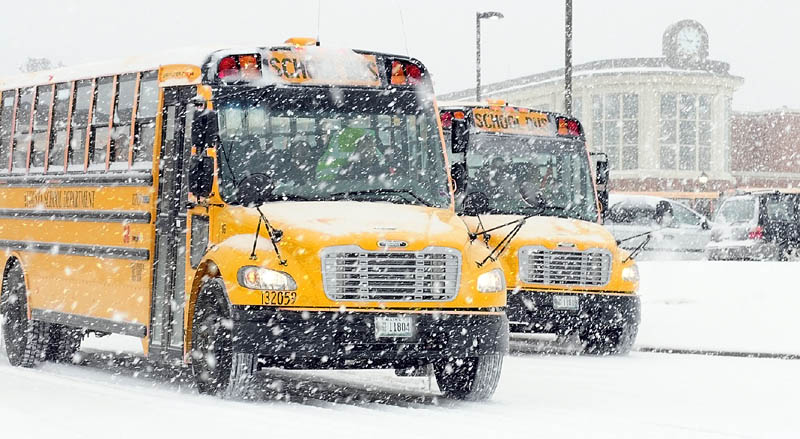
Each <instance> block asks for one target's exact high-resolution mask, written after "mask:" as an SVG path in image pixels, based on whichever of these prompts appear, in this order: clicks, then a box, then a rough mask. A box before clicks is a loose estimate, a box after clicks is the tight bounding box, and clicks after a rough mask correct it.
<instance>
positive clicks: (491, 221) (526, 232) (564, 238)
mask: <svg viewBox="0 0 800 439" xmlns="http://www.w3.org/2000/svg"><path fill="white" fill-rule="evenodd" d="M520 218H522V217H521V216H519V215H482V216H481V217H480V219H481V222H482V223H483V226H484V227H485V228H487V229H491V228H493V227H497V226H500V225H502V224H506V223H509V222H511V221H514V220H517V219H520ZM467 223H468V225H469V228H470V230H473V231H474V230H476V227H477V226H478V220H477V219H476V218H474V217H469V218H467ZM513 228H514V226H513V225H511V226H507V227H503V228H501V229H498V230H496V231H494V232H492V233H491V236H492V239H491V244H493V245H496V244H497V243H498V242H500V241H501V240H502V239H503V238H504V237H505V236H506V235H508V234H509V233H511V230H512V229H513ZM528 245H540V246H543V247H547V248H549V249H555V248H557V247H565V246H566V247H571V248H575V249H576V250H586V249H588V248H604V249H607V250H609V251H611V252H612V253H615V252H616V249H617V243H616V240H615V239H614V237H613V236H612V235H611V233H610V232H609V231H608V230H607V229H606V228H605V227H603V226H601V225H600V224H596V223H592V222H588V221H581V220H576V219H566V218H558V217H549V216H548V217H545V216H536V217H533V218H529V219H528V220H527V221H525V225H524V226H522V229H520V231H519V233H517V235H516V236H515V237H514V239H513V240H512V241H511V244H510V247H509V249H511V250H513V251H514V252H516V251H517V250H518V249H519V248H520V247H523V246H528ZM506 251H509V250H506Z"/></svg>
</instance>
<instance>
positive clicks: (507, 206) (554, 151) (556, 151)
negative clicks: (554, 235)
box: [466, 132, 598, 222]
mask: <svg viewBox="0 0 800 439" xmlns="http://www.w3.org/2000/svg"><path fill="white" fill-rule="evenodd" d="M466 162H467V169H468V177H467V178H468V180H467V187H468V190H467V192H475V191H480V192H484V193H485V194H486V195H488V196H489V199H490V205H489V208H490V212H489V213H491V214H505V215H530V214H537V215H541V216H557V217H563V218H573V219H578V220H583V221H591V222H596V221H597V218H598V210H597V193H596V190H595V186H594V178H593V174H592V170H591V165H590V161H589V157H588V153H587V149H586V143H585V141H584V140H583V139H580V138H567V137H555V136H552V137H551V136H531V135H520V134H505V133H487V132H473V133H471V135H470V140H469V146H468V148H467V152H466Z"/></svg>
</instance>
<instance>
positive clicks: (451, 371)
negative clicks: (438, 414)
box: [433, 354, 503, 401]
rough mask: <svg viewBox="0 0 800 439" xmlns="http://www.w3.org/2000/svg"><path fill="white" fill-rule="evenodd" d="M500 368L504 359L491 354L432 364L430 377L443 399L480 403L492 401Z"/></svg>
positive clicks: (498, 355)
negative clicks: (431, 375) (434, 381)
mask: <svg viewBox="0 0 800 439" xmlns="http://www.w3.org/2000/svg"><path fill="white" fill-rule="evenodd" d="M502 368H503V355H502V354H492V355H484V356H481V357H472V358H464V359H452V360H449V361H439V362H437V363H434V365H433V373H434V375H435V376H436V383H437V384H438V385H439V390H441V391H442V393H443V394H444V396H445V397H447V398H453V399H461V400H466V401H483V400H486V399H489V398H491V397H492V395H493V394H494V391H495V389H497V383H498V382H499V381H500V371H501V370H502Z"/></svg>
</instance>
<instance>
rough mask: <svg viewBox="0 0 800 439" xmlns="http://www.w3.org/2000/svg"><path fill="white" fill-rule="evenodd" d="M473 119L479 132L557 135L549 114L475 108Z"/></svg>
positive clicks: (514, 109)
mask: <svg viewBox="0 0 800 439" xmlns="http://www.w3.org/2000/svg"><path fill="white" fill-rule="evenodd" d="M472 117H473V118H474V119H475V127H476V128H477V129H478V130H479V131H489V132H493V133H506V134H528V135H538V136H552V135H555V126H554V125H553V124H552V123H550V119H549V118H548V117H547V114H545V113H540V112H537V111H523V110H520V109H518V108H513V107H501V108H486V107H482V108H473V110H472Z"/></svg>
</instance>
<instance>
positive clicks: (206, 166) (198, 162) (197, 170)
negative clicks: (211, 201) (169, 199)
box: [189, 155, 214, 198]
mask: <svg viewBox="0 0 800 439" xmlns="http://www.w3.org/2000/svg"><path fill="white" fill-rule="evenodd" d="M213 184H214V158H213V157H208V156H206V155H200V156H192V159H191V163H190V165H189V192H191V193H192V194H194V196H196V197H198V198H207V197H208V196H209V195H211V189H212V187H213Z"/></svg>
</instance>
